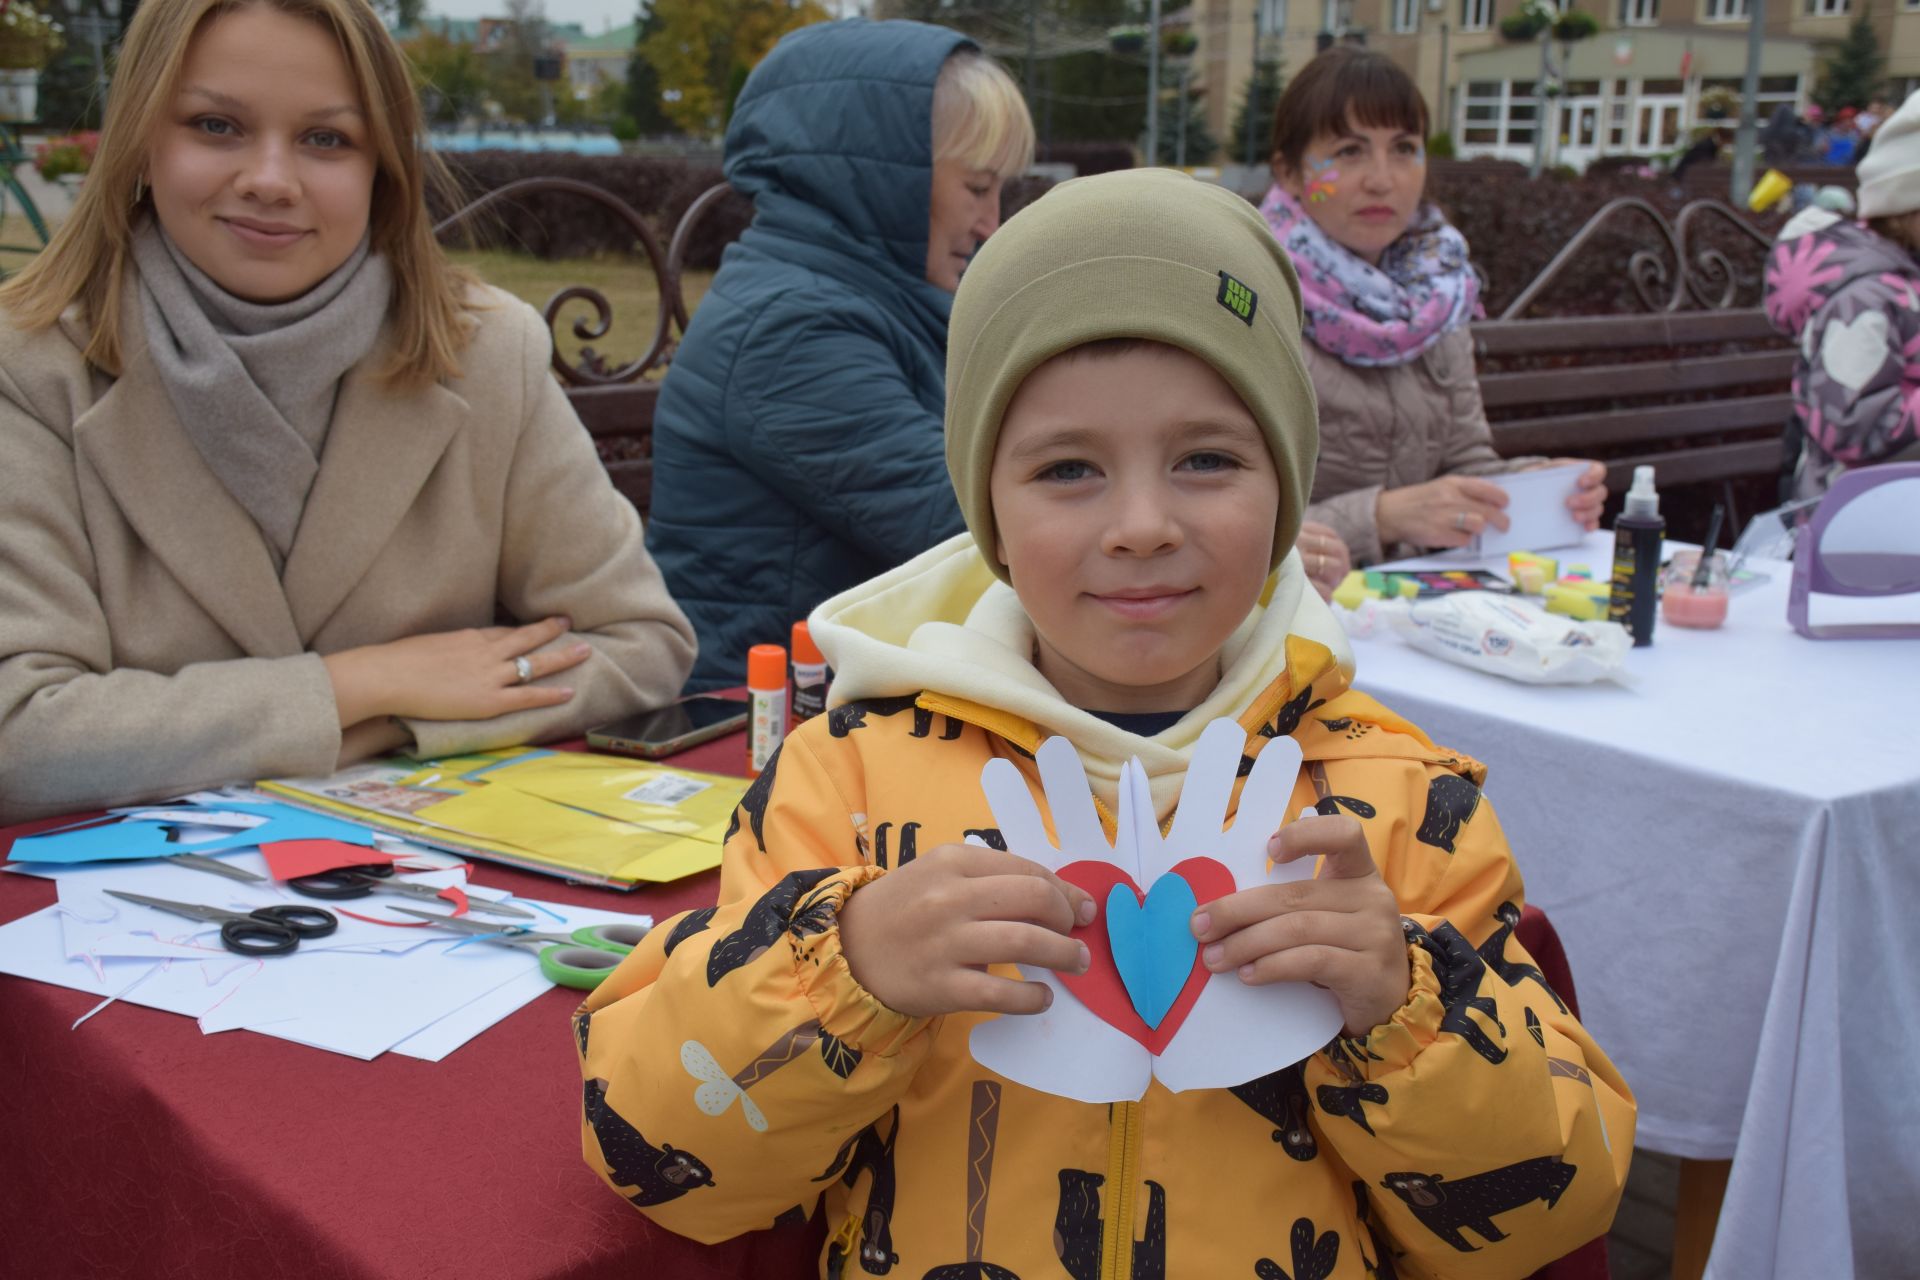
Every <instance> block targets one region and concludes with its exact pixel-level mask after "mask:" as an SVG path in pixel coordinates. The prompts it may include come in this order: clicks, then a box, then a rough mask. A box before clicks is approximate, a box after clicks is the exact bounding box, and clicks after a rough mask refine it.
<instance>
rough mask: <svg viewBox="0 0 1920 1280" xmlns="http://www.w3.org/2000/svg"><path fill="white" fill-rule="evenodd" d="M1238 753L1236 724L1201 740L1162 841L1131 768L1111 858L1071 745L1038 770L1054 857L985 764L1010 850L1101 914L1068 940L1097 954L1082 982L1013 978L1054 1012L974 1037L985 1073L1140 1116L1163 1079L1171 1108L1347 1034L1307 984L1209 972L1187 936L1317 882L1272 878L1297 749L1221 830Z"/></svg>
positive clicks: (1256, 777) (1254, 780)
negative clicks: (1035, 990)
mask: <svg viewBox="0 0 1920 1280" xmlns="http://www.w3.org/2000/svg"><path fill="white" fill-rule="evenodd" d="M1245 744H1246V731H1245V730H1244V729H1242V728H1241V727H1240V726H1239V725H1238V724H1236V723H1234V722H1233V721H1232V720H1216V721H1214V722H1213V723H1212V724H1210V725H1208V726H1207V728H1206V730H1205V731H1204V732H1203V733H1202V734H1201V736H1200V741H1199V742H1198V744H1197V745H1196V746H1195V748H1194V753H1193V759H1192V762H1191V763H1190V764H1189V765H1188V768H1187V777H1186V782H1185V784H1184V786H1183V787H1182V790H1181V796H1180V802H1179V808H1178V809H1177V810H1176V812H1175V814H1174V819H1173V827H1172V829H1171V830H1170V831H1168V832H1167V834H1166V835H1165V836H1164V837H1163V836H1162V835H1161V834H1160V828H1159V824H1158V822H1157V821H1156V819H1155V815H1154V807H1153V800H1152V796H1151V793H1150V792H1149V790H1148V786H1147V777H1146V772H1145V770H1143V769H1142V768H1141V767H1140V762H1139V761H1138V760H1129V761H1128V762H1127V764H1126V766H1125V768H1123V769H1122V771H1121V774H1120V789H1119V809H1118V820H1117V823H1116V833H1115V838H1114V840H1113V842H1112V843H1109V842H1108V840H1107V837H1106V834H1105V832H1104V831H1102V829H1101V826H1100V819H1099V816H1098V814H1097V813H1096V812H1095V809H1094V804H1093V793H1092V790H1091V789H1090V788H1089V786H1088V784H1087V778H1086V773H1085V772H1084V771H1083V770H1082V768H1081V766H1080V759H1079V756H1078V755H1077V754H1076V753H1075V751H1074V749H1073V745H1072V744H1071V743H1070V742H1068V741H1067V740H1066V739H1064V738H1050V739H1048V740H1047V741H1046V742H1044V743H1042V744H1041V746H1040V750H1039V751H1038V752H1037V753H1036V754H1035V759H1036V760H1037V761H1038V763H1039V768H1040V782H1041V786H1042V787H1043V789H1044V793H1045V799H1046V802H1047V807H1048V809H1049V810H1050V811H1051V813H1052V817H1053V829H1054V831H1055V833H1056V834H1057V835H1058V837H1059V838H1058V842H1057V843H1056V842H1055V841H1054V840H1052V839H1049V838H1048V836H1047V829H1046V826H1045V825H1044V824H1043V822H1042V820H1041V817H1040V811H1039V808H1038V807H1037V806H1036V805H1035V803H1034V797H1033V794H1032V792H1031V791H1030V790H1029V789H1028V787H1027V783H1026V780H1025V779H1024V778H1023V777H1022V776H1021V774H1020V771H1019V769H1017V768H1016V767H1015V766H1014V765H1013V763H1012V762H1011V761H1008V760H993V761H990V762H988V764H987V766H986V768H985V769H983V770H982V771H981V775H980V785H981V788H982V789H983V790H984V791H985V792H986V794H987V803H988V804H989V805H990V806H991V807H992V809H993V816H994V820H995V821H996V822H997V823H998V824H999V827H1000V833H1001V835H1002V836H1003V837H1005V839H1006V844H1007V848H1008V849H1009V850H1010V851H1011V852H1013V853H1016V854H1019V855H1020V856H1021V857H1023V858H1029V859H1031V860H1033V861H1034V862H1037V863H1039V864H1041V865H1042V866H1044V867H1046V868H1047V869H1048V870H1050V871H1052V872H1054V873H1055V874H1056V875H1058V876H1060V878H1061V879H1063V880H1067V881H1069V882H1070V883H1073V884H1076V885H1078V886H1080V887H1081V888H1083V889H1085V890H1086V891H1087V892H1088V893H1090V894H1092V895H1093V897H1094V900H1095V901H1096V902H1098V903H1099V904H1100V914H1099V916H1098V917H1096V919H1095V920H1094V922H1093V923H1092V924H1091V925H1086V926H1083V927H1081V928H1078V929H1075V930H1074V934H1073V936H1074V937H1076V938H1077V939H1079V940H1080V941H1081V942H1084V943H1085V944H1086V945H1087V949H1088V951H1089V952H1090V953H1091V954H1092V957H1093V963H1092V964H1091V965H1090V966H1089V967H1088V970H1087V972H1086V973H1084V974H1077V975H1065V974H1059V973H1054V972H1052V971H1050V970H1045V969H1037V968H1032V967H1029V966H1026V965H1022V966H1020V971H1021V974H1022V976H1024V977H1026V978H1028V979H1029V980H1031V981H1035V982H1044V983H1046V984H1047V985H1048V986H1049V987H1051V988H1053V997H1054V998H1053V1004H1052V1005H1051V1006H1050V1007H1049V1008H1048V1009H1047V1010H1046V1011H1045V1012H1044V1013H1038V1014H1033V1015H1029V1016H1013V1015H1003V1016H1001V1017H998V1018H995V1019H992V1020H991V1021H987V1022H982V1023H979V1024H977V1025H976V1026H975V1027H974V1028H973V1033H972V1038H971V1047H972V1050H973V1056H974V1058H975V1060H976V1061H978V1062H979V1063H980V1064H981V1065H982V1066H985V1067H987V1068H989V1069H990V1070H993V1071H996V1072H998V1073H999V1074H1001V1075H1003V1076H1005V1077H1006V1078H1007V1079H1009V1080H1014V1081H1017V1082H1018V1083H1020V1084H1023V1085H1026V1086H1027V1087H1028V1088H1032V1089H1039V1090H1042V1091H1044V1092H1047V1093H1052V1094H1057V1095H1059V1096H1061V1097H1066V1098H1074V1099H1077V1100H1079V1101H1081V1102H1133V1101H1137V1100H1138V1099H1139V1098H1141V1097H1142V1096H1144V1095H1145V1093H1146V1091H1147V1086H1148V1084H1149V1083H1150V1082H1151V1081H1152V1080H1154V1079H1158V1080H1159V1081H1160V1083H1161V1084H1162V1085H1164V1086H1166V1087H1167V1088H1168V1089H1170V1090H1172V1091H1174V1092H1175V1093H1178V1092H1180V1091H1182V1090H1185V1089H1224V1088H1230V1087H1232V1086H1234V1085H1239V1084H1245V1083H1246V1082H1247V1081H1249V1080H1253V1079H1256V1078H1258V1077H1260V1076H1263V1075H1267V1074H1268V1073H1270V1072H1273V1071H1278V1070H1279V1069H1281V1068H1282V1067H1286V1066H1290V1065H1292V1064H1293V1063H1295V1062H1298V1061H1300V1060H1301V1059H1302V1058H1304V1057H1306V1056H1307V1055H1308V1054H1310V1053H1312V1052H1314V1051H1315V1050H1316V1049H1319V1048H1320V1047H1321V1046H1323V1045H1325V1044H1326V1043H1327V1042H1328V1041H1329V1040H1331V1039H1332V1038H1333V1037H1334V1036H1335V1035H1337V1034H1338V1033H1339V1031H1340V1026H1341V1017H1340V1006H1339V1003H1338V1002H1337V1001H1336V1000H1335V999H1334V997H1333V996H1332V994H1330V993H1329V992H1326V991H1323V990H1321V989H1320V988H1318V987H1315V986H1313V985H1311V984H1309V983H1305V982H1291V983H1280V984H1276V985H1272V986H1264V987H1250V986H1248V985H1246V984H1245V983H1243V982H1241V981H1240V979H1239V977H1238V976H1236V975H1235V974H1232V973H1226V974H1210V973H1208V972H1207V970H1206V968H1205V967H1204V966H1202V964H1201V963H1200V953H1199V944H1198V943H1197V942H1196V941H1195V939H1194V936H1193V931H1192V928H1191V927H1190V925H1189V923H1188V920H1189V917H1190V916H1191V915H1192V913H1193V911H1194V910H1195V909H1196V907H1199V906H1204V905H1205V904H1207V903H1209V902H1212V901H1213V900H1214V899H1216V898H1220V897H1224V896H1226V895H1227V894H1230V893H1233V892H1235V891H1236V890H1238V889H1246V888H1252V887H1253V886H1255V885H1258V884H1266V883H1274V882H1280V881H1287V880H1302V879H1307V878H1309V877H1311V876H1312V874H1313V865H1314V864H1313V860H1312V859H1300V860H1298V861H1295V862H1291V863H1287V864H1285V865H1284V866H1276V867H1273V868H1272V869H1271V871H1270V870H1269V869H1268V866H1267V840H1268V838H1269V837H1271V836H1272V835H1273V833H1274V832H1275V831H1276V830H1278V829H1279V826H1280V822H1281V820H1282V819H1283V818H1284V817H1285V816H1286V810H1287V803H1288V800H1289V798H1290V797H1291V795H1292V793H1293V785H1294V778H1295V775H1297V774H1298V772H1299V770H1300V746H1299V744H1298V743H1296V742H1294V741H1293V740H1292V739H1291V738H1273V739H1270V740H1269V741H1268V742H1267V745H1266V746H1265V747H1264V748H1263V749H1262V750H1261V752H1260V755H1259V758H1258V759H1257V760H1255V762H1254V767H1253V772H1252V773H1251V775H1249V776H1248V778H1247V781H1246V786H1245V787H1244V789H1243V790H1242V792H1241V798H1240V808H1239V812H1238V814H1237V816H1236V817H1235V818H1234V822H1233V825H1232V826H1231V827H1229V828H1226V829H1225V830H1223V829H1222V826H1223V824H1224V823H1225V821H1226V815H1227V807H1228V805H1229V803H1230V802H1231V800H1232V796H1233V784H1234V780H1235V778H1236V777H1237V775H1238V772H1239V767H1240V755H1241V751H1242V749H1243V747H1244V746H1245Z"/></svg>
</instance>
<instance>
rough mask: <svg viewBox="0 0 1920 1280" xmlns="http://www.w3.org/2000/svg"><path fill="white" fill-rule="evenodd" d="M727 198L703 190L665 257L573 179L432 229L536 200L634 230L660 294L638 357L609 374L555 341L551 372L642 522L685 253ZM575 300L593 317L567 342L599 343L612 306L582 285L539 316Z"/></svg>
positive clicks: (628, 216)
mask: <svg viewBox="0 0 1920 1280" xmlns="http://www.w3.org/2000/svg"><path fill="white" fill-rule="evenodd" d="M731 193H732V188H730V187H728V186H727V185H726V184H724V183H722V184H720V185H719V186H715V187H710V188H708V189H707V190H706V191H705V192H703V193H702V194H701V195H700V197H699V198H698V199H696V200H695V201H694V202H693V203H692V204H691V205H689V206H688V207H687V211H686V213H685V214H684V215H682V216H681V219H680V224H679V225H678V226H677V227H675V228H674V232H673V236H672V238H671V239H670V240H669V241H668V242H667V247H666V249H665V250H664V251H663V250H662V249H661V247H660V237H659V235H658V234H657V233H656V232H655V231H654V229H653V227H651V226H650V225H648V223H647V220H646V219H645V218H643V217H641V216H640V214H639V213H638V212H636V211H635V210H634V208H633V206H631V205H629V204H628V203H627V202H626V201H624V200H622V199H620V198H619V197H618V196H615V195H613V194H611V193H610V192H607V191H605V190H602V189H601V188H599V187H596V186H593V185H592V184H590V183H585V182H577V181H575V180H573V179H571V178H526V179H523V180H521V181H519V182H511V183H508V184H507V185H505V186H503V187H498V188H496V189H494V190H492V191H489V192H487V193H486V194H485V195H483V196H481V197H480V198H478V199H477V200H474V201H473V202H472V203H470V204H468V205H466V206H465V207H463V208H461V209H460V210H458V211H457V212H455V213H453V214H452V215H450V216H449V217H447V218H446V219H445V220H443V221H442V222H441V223H440V224H439V225H438V226H436V227H435V228H434V233H435V234H436V235H438V236H439V237H440V238H441V239H442V240H447V239H449V238H450V237H451V236H452V235H453V233H454V232H456V231H460V230H463V229H467V228H470V227H472V226H473V225H474V223H475V220H476V219H477V218H479V217H480V216H481V215H483V214H485V213H486V211H487V210H488V209H489V208H491V207H493V206H495V205H498V204H500V203H503V202H506V201H512V200H521V199H525V198H527V197H529V196H535V195H564V196H572V197H576V198H579V199H582V200H587V201H590V202H592V203H595V204H598V205H600V206H601V207H602V208H604V209H606V210H607V211H608V212H609V213H611V214H612V215H613V216H614V217H615V218H617V219H619V220H620V221H621V222H622V223H624V224H625V225H626V226H627V227H628V228H629V229H630V230H631V231H632V232H633V238H634V241H635V242H636V243H637V244H638V245H639V246H640V248H641V249H642V250H643V251H644V252H645V254H646V256H647V262H648V265H649V266H650V267H651V268H652V271H653V277H654V280H655V283H656V287H657V288H658V290H659V310H658V315H659V319H658V320H657V322H656V323H655V326H654V334H653V340H652V342H651V343H649V345H648V347H647V350H646V352H645V354H643V355H642V356H641V357H640V358H639V359H637V360H634V361H632V362H630V363H628V364H625V365H622V366H620V367H619V368H609V367H608V366H607V364H606V362H605V360H604V359H602V358H601V357H600V356H599V355H597V354H596V353H595V352H594V350H593V348H592V347H590V346H582V347H579V348H577V349H576V351H575V353H574V356H573V358H571V359H570V358H569V356H568V352H567V350H566V348H565V347H564V346H563V344H562V343H561V342H560V341H555V343H554V349H553V372H554V376H555V377H557V378H558V379H559V380H560V384H561V385H562V386H563V387H565V388H566V393H567V399H568V401H569V402H570V403H571V404H572V405H573V408H574V412H576V413H578V414H579V415H580V421H581V422H582V423H584V424H585V425H586V428H587V432H588V434H589V435H591V436H592V437H593V440H594V446H595V448H596V449H597V450H598V451H599V453H600V458H601V461H602V462H603V463H604V464H605V465H606V468H607V473H608V475H609V476H610V477H611V478H612V480H613V483H614V487H615V488H617V489H619V490H620V492H621V493H623V494H625V495H626V497H627V499H628V501H630V502H632V503H633V505H634V506H635V507H636V508H638V509H639V511H640V514H641V515H642V516H644V515H646V514H647V512H648V510H649V509H650V507H651V505H652V496H653V413H654V408H655V406H656V405H657V404H658V403H659V399H660V379H661V377H662V376H663V375H664V374H665V372H666V369H667V366H668V365H669V364H671V363H672V361H673V353H674V350H675V348H676V347H678V345H679V340H680V337H681V336H682V335H684V334H685V333H686V329H687V308H686V303H685V300H684V299H683V298H682V296H681V288H680V281H681V276H682V275H683V273H684V271H685V268H686V260H687V251H688V248H689V246H690V244H691V242H692V238H693V233H694V231H695V229H696V228H697V227H698V226H699V224H700V221H701V219H702V218H704V217H705V216H706V215H707V213H708V212H709V211H710V210H711V209H712V208H713V207H714V206H715V205H717V204H718V203H720V201H721V200H723V199H725V198H726V197H727V196H729V195H730V194H731ZM576 302H584V303H586V304H587V305H588V306H590V307H592V308H593V311H594V316H593V318H591V319H587V318H581V319H577V320H575V321H574V322H573V325H572V333H573V337H574V338H575V339H577V340H578V341H580V342H582V343H589V342H592V341H594V340H596V339H599V338H603V337H605V336H606V334H607V331H608V329H609V328H610V327H611V325H612V322H613V313H612V308H611V307H610V306H609V305H608V303H607V299H606V295H604V294H603V293H601V292H600V291H599V290H598V289H595V288H593V287H591V286H590V285H585V284H579V285H573V286H570V287H568V288H566V289H562V290H561V291H560V292H558V293H556V294H555V295H554V296H553V297H552V298H551V299H549V300H548V302H547V304H546V306H545V307H544V308H542V310H541V314H542V315H543V316H544V317H545V318H546V321H547V326H548V327H549V328H554V326H555V325H557V323H558V321H559V316H560V312H561V310H562V308H564V307H566V306H568V305H569V304H572V303H576ZM555 336H556V339H557V338H558V336H559V335H558V331H557V330H556V333H555Z"/></svg>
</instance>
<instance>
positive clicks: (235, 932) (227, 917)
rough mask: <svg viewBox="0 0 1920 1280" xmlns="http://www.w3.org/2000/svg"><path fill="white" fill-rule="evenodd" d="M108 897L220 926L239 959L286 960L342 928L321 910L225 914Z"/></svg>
mask: <svg viewBox="0 0 1920 1280" xmlns="http://www.w3.org/2000/svg"><path fill="white" fill-rule="evenodd" d="M107 895H108V896H109V897H113V898H119V899H120V900H121V901H122V902H133V903H137V904H139V905H140V906H143V907H152V908H154V909H155V910H156V911H166V912H170V913H171V914H173V915H176V916H185V917H186V918H187V919H189V920H205V921H208V922H209V923H212V922H216V921H217V922H218V923H219V925H220V945H221V946H223V947H225V948H226V949H227V950H229V951H231V952H234V953H235V954H236V955H243V956H283V955H286V954H287V953H288V952H290V951H292V950H293V949H294V948H295V947H297V946H299V945H300V943H301V942H302V940H304V939H307V938H324V937H326V936H327V935H328V934H330V933H332V932H333V931H334V930H335V929H338V928H339V927H340V918H339V917H338V916H336V915H334V914H333V912H331V911H324V910H322V909H321V908H319V907H307V906H301V905H299V904H297V903H288V904H286V905H284V906H277V907H259V908H256V909H255V910H252V911H225V910H222V909H221V908H219V907H204V906H200V905H198V904H197V903H192V902H169V901H168V900H167V899H165V898H149V897H147V896H146V895H145V894H144V893H122V892H121V891H120V890H118V889H108V890H107Z"/></svg>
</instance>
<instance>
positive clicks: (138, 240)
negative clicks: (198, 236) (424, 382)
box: [133, 221, 393, 566]
mask: <svg viewBox="0 0 1920 1280" xmlns="http://www.w3.org/2000/svg"><path fill="white" fill-rule="evenodd" d="M133 258H134V262H135V264H136V265H137V266H138V267H139V271H140V304H141V311H142V314H143V318H144V320H145V324H146V334H147V351H148V354H149V356H150V357H151V358H152V360H153V364H154V368H155V369H156V370H158V372H159V374H160V381H161V384H162V385H163V386H165V387H166V389H167V399H168V400H169V401H171V402H172V404H173V411H174V413H175V414H176V415H177V416H178V417H179V419H180V425H181V426H182V427H184V428H185V429H186V432H187V436H188V438H189V439H191V440H192V441H193V444H194V447H195V448H196V449H198V450H199V451H200V456H201V457H202V458H204V459H205V460H206V463H207V466H208V467H209V468H210V469H211V470H212V471H213V474H214V475H215V476H217V477H219V480H220V483H221V484H223V485H225V486H226V489H227V492H228V493H230V494H232V495H233V496H234V498H235V500H237V501H238V502H239V503H240V505H241V506H242V507H244V508H245V509H246V512H247V514H248V515H250V516H252V517H253V520H254V523H255V524H257V525H259V526H260V531H261V532H262V533H263V534H265V535H266V539H267V544H268V546H269V548H270V549H271V550H272V551H273V553H274V560H275V564H276V566H284V565H285V563H286V558H287V553H288V552H289V551H290V550H292V548H293V538H294V534H295V532H296V531H297V530H298V529H299V527H300V516H301V513H302V512H303V511H304V510H305V509H306V504H307V493H308V491H309V490H311V489H312V487H313V480H314V477H315V476H316V475H318V474H319V471H320V454H321V450H322V449H323V448H324V447H325V445H326V439H327V428H328V426H329V424H330V423H331V422H332V421H333V406H334V400H335V398H336V397H337V396H338V394H339V390H340V382H341V380H342V379H343V378H344V377H346V374H347V371H348V370H350V369H352V368H353V367H354V366H355V365H356V364H358V363H360V361H361V360H362V359H364V358H365V357H366V354H367V352H369V351H370V350H372V349H373V344H374V341H375V340H376V339H377V338H378V337H379V334H380V326H381V323H382V322H383V321H384V320H385V319H386V314H387V304H388V302H389V301H390V299H391V297H392V293H393V280H392V273H391V271H390V270H389V269H388V266H387V262H386V259H385V258H383V257H381V256H380V255H379V254H375V253H370V252H369V251H368V242H367V240H366V239H364V238H363V239H362V240H361V242H360V246H359V247H358V248H357V249H355V250H354V252H353V255H352V256H351V257H349V258H348V259H347V260H346V262H344V263H342V264H341V265H340V266H339V268H337V269H336V270H335V271H334V272H333V274H331V275H329V276H328V277H327V278H326V279H324V280H322V281H321V282H320V283H319V284H317V285H315V286H314V287H313V288H312V289H310V290H308V291H307V292H306V293H304V294H302V295H301V296H300V297H298V298H295V299H294V300H293V301H291V302H280V303H269V304H261V303H255V302H248V301H246V300H244V299H242V298H237V297H235V296H234V295H233V294H231V293H228V292H227V291H226V290H225V289H222V288H221V287H220V286H219V285H217V284H215V283H214V282H213V281H212V279H210V278H209V277H208V276H207V275H206V273H205V272H203V271H201V270H200V269H199V268H198V267H196V266H194V265H193V263H192V262H190V261H188V260H187V256H186V255H185V254H184V253H182V252H181V251H180V249H179V248H178V246H176V245H175V244H174V243H173V242H172V241H171V240H169V239H168V238H167V236H166V233H165V232H163V231H161V230H160V228H159V226H158V225H157V224H156V223H154V222H151V221H149V222H146V223H144V224H143V225H142V226H140V228H139V229H138V230H136V231H135V232H134V236H133Z"/></svg>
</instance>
